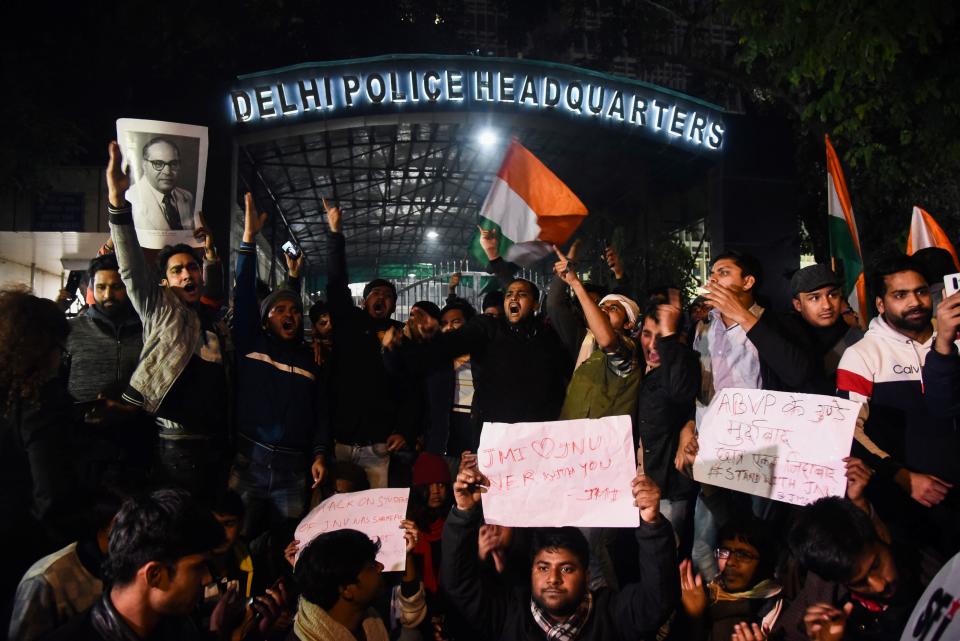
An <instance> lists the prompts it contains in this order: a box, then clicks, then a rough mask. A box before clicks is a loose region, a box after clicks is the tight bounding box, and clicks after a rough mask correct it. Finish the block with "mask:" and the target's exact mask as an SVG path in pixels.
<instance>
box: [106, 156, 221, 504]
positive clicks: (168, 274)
mask: <svg viewBox="0 0 960 641" xmlns="http://www.w3.org/2000/svg"><path fill="white" fill-rule="evenodd" d="M109 154H110V160H109V163H108V165H107V171H106V177H107V192H108V199H109V200H108V206H107V211H108V212H109V217H110V234H111V236H112V237H113V242H114V246H115V247H116V252H117V264H118V265H119V266H120V276H121V277H122V278H123V283H124V285H126V288H127V292H128V293H129V296H130V302H131V303H132V305H133V308H134V310H135V311H136V312H137V314H138V315H139V316H140V318H141V319H142V321H143V343H144V347H143V353H142V358H141V360H140V363H139V364H138V365H137V368H136V370H135V371H134V373H133V375H132V376H131V377H130V383H129V385H128V386H127V388H126V390H125V391H124V392H123V396H122V398H123V400H124V401H125V402H127V403H129V404H130V405H133V406H136V407H141V408H143V410H144V411H146V412H147V413H149V414H151V415H153V416H154V418H155V421H156V425H157V431H158V436H159V439H158V447H157V453H156V459H157V460H156V464H157V473H158V476H159V477H160V479H158V480H161V481H163V482H166V483H170V484H174V485H178V486H180V487H183V488H184V489H187V490H190V491H191V492H192V493H195V494H201V495H203V494H206V493H209V492H210V491H212V490H213V489H214V488H217V487H220V485H221V483H222V482H223V476H225V474H224V473H225V471H226V470H225V469H224V463H225V461H224V458H225V457H224V450H225V449H226V441H227V427H228V424H229V420H230V412H229V408H230V407H231V406H232V401H231V399H230V398H229V395H230V389H231V386H230V385H229V383H228V381H229V371H228V367H229V363H230V354H229V351H230V347H229V346H230V342H229V332H228V330H227V328H226V326H225V324H224V323H222V322H219V321H218V319H217V316H216V313H215V312H214V310H213V309H211V308H210V307H208V306H206V305H204V304H203V303H202V302H201V300H200V298H201V294H202V287H203V282H204V278H203V273H202V271H201V267H200V263H199V262H198V260H197V257H196V256H195V255H194V252H193V248H191V247H189V246H188V245H183V244H178V245H172V246H171V245H167V246H166V247H164V248H163V249H161V250H160V252H159V255H158V256H157V268H158V271H159V278H158V277H157V276H158V274H156V273H152V272H151V270H150V268H149V266H148V265H147V261H146V258H145V257H144V254H143V249H142V248H141V247H140V243H139V241H138V240H137V232H136V230H135V229H134V226H133V217H132V214H131V210H130V204H129V203H128V202H127V201H126V199H125V198H124V195H125V194H126V191H127V190H128V189H129V188H130V179H129V177H128V176H127V175H126V174H125V173H124V172H123V169H122V168H121V165H120V148H119V146H118V145H117V143H116V142H112V143H110V148H109Z"/></svg>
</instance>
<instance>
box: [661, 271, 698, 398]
mask: <svg viewBox="0 0 960 641" xmlns="http://www.w3.org/2000/svg"><path fill="white" fill-rule="evenodd" d="M679 324H680V292H679V291H678V290H676V289H672V288H671V289H670V290H669V292H668V299H667V303H665V304H663V305H657V327H658V329H659V332H658V334H659V335H658V336H657V343H656V346H657V352H658V353H659V354H660V370H661V376H662V377H663V381H664V388H665V391H666V393H667V396H668V397H669V399H670V400H671V401H672V402H674V403H686V402H689V403H690V404H691V406H692V404H693V402H694V400H695V399H696V397H697V393H698V392H699V391H700V357H699V355H698V354H697V352H695V351H693V350H692V349H690V348H689V347H687V346H686V345H684V344H683V343H681V342H680V340H679V339H678V335H677V329H678V326H679Z"/></svg>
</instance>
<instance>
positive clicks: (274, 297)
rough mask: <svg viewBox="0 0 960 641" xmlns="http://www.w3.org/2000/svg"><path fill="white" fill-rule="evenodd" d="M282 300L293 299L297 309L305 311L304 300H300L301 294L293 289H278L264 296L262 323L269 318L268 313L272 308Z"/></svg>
mask: <svg viewBox="0 0 960 641" xmlns="http://www.w3.org/2000/svg"><path fill="white" fill-rule="evenodd" d="M281 300H292V301H293V302H294V303H295V304H296V305H297V311H298V312H300V313H301V314H302V313H303V302H302V301H301V300H300V294H298V293H297V292H295V291H293V290H292V289H277V290H274V291H272V292H270V295H269V296H267V297H266V298H264V299H263V302H262V303H260V322H261V323H262V322H264V321H266V320H267V314H269V313H270V308H271V307H273V306H274V305H276V304H277V303H278V302H280V301H281Z"/></svg>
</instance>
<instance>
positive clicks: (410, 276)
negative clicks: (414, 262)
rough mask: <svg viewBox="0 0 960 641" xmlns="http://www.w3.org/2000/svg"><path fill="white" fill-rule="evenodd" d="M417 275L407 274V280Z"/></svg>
mask: <svg viewBox="0 0 960 641" xmlns="http://www.w3.org/2000/svg"><path fill="white" fill-rule="evenodd" d="M416 277H417V275H416V274H414V273H410V274H407V278H416Z"/></svg>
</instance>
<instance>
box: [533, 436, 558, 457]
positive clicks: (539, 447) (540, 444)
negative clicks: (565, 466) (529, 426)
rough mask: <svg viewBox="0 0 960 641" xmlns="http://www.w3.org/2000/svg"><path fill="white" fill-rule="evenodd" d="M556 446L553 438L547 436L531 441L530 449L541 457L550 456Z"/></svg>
mask: <svg viewBox="0 0 960 641" xmlns="http://www.w3.org/2000/svg"><path fill="white" fill-rule="evenodd" d="M554 447H556V443H554V442H553V439H552V438H550V437H549V436H545V437H543V438H542V439H540V440H539V441H533V442H532V443H530V449H532V450H533V452H534V453H535V454H536V455H537V456H539V457H540V458H550V454H552V453H553V448H554Z"/></svg>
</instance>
